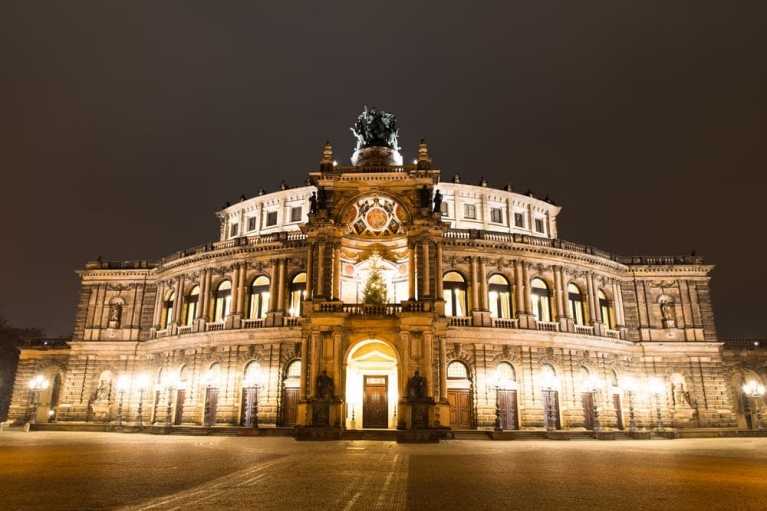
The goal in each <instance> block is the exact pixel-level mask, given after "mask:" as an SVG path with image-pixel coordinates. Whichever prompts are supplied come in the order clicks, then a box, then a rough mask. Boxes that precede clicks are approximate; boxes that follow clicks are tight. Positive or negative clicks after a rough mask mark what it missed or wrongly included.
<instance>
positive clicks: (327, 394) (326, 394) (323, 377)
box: [314, 371, 334, 400]
mask: <svg viewBox="0 0 767 511" xmlns="http://www.w3.org/2000/svg"><path fill="white" fill-rule="evenodd" d="M333 386H334V384H333V378H331V377H330V376H328V373H327V371H322V374H320V375H319V376H317V392H315V394H314V397H315V399H323V400H330V399H331V398H332V397H333Z"/></svg>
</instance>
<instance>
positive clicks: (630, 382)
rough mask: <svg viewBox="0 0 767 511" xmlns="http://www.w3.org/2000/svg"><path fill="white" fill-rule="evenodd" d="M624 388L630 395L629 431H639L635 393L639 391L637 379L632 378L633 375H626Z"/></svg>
mask: <svg viewBox="0 0 767 511" xmlns="http://www.w3.org/2000/svg"><path fill="white" fill-rule="evenodd" d="M622 387H623V390H625V391H626V394H627V395H628V397H629V431H631V432H632V433H636V432H637V419H636V415H635V414H634V395H635V394H636V391H637V387H638V385H637V381H636V380H635V379H634V378H632V377H631V376H626V377H625V378H624V379H623V385H622Z"/></svg>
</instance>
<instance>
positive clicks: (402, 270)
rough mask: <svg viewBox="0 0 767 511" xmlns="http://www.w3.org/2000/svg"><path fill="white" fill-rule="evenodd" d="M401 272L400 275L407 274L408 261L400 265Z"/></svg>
mask: <svg viewBox="0 0 767 511" xmlns="http://www.w3.org/2000/svg"><path fill="white" fill-rule="evenodd" d="M399 274H400V275H405V274H407V263H405V264H400V265H399Z"/></svg>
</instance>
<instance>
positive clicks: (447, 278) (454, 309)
mask: <svg viewBox="0 0 767 511" xmlns="http://www.w3.org/2000/svg"><path fill="white" fill-rule="evenodd" d="M467 287H468V286H467V285H466V280H465V279H464V278H463V275H461V274H460V273H458V272H457V271H449V272H447V273H445V275H444V276H443V277H442V298H444V299H445V316H466V315H467V314H468V307H467V304H466V289H467Z"/></svg>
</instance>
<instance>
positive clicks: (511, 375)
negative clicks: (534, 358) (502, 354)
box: [495, 362, 517, 382]
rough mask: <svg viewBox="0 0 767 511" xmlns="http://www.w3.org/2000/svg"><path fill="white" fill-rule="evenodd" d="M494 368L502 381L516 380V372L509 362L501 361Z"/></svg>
mask: <svg viewBox="0 0 767 511" xmlns="http://www.w3.org/2000/svg"><path fill="white" fill-rule="evenodd" d="M495 370H496V371H497V372H498V376H500V377H501V378H502V379H503V380H504V381H506V382H512V381H517V373H516V372H515V371H514V368H513V367H512V365H511V364H509V363H508V362H501V363H499V364H498V365H497V366H496V367H495Z"/></svg>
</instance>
